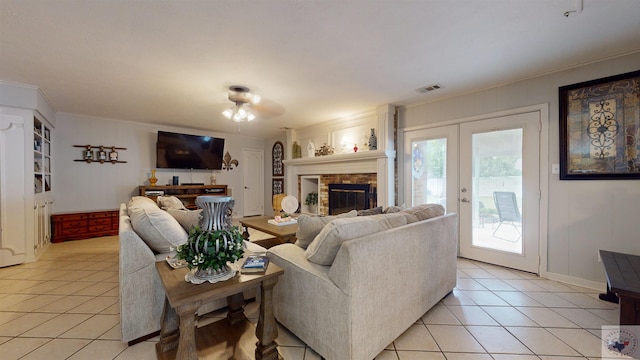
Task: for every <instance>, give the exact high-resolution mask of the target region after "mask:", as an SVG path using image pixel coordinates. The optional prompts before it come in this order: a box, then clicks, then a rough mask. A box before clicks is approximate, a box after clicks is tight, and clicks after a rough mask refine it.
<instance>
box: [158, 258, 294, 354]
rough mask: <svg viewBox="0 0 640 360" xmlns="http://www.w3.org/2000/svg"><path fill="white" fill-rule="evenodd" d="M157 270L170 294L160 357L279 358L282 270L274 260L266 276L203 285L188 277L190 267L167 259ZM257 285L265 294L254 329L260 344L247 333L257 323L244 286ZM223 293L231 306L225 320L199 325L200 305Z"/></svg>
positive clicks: (239, 278)
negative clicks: (277, 309) (276, 300)
mask: <svg viewBox="0 0 640 360" xmlns="http://www.w3.org/2000/svg"><path fill="white" fill-rule="evenodd" d="M156 268H157V269H158V273H159V274H160V279H161V280H162V285H163V286H164V288H165V290H166V293H167V296H166V301H165V306H164V313H163V315H162V329H161V330H160V342H158V343H157V344H156V354H157V356H158V358H159V359H172V360H173V359H180V360H197V359H198V353H200V355H202V356H203V357H206V358H209V356H211V355H212V354H215V355H216V356H215V358H216V359H217V358H218V357H219V356H221V355H223V354H224V356H225V357H224V359H227V358H228V359H248V358H253V356H254V354H251V352H252V351H255V359H256V360H278V359H280V356H279V354H278V348H277V344H276V342H275V340H276V338H277V337H278V328H277V326H276V320H275V317H274V315H273V307H272V304H273V297H272V292H273V291H272V290H273V287H274V286H275V284H276V283H277V282H278V277H279V276H280V275H282V274H283V273H284V270H282V268H280V267H279V266H277V265H276V264H273V263H271V264H269V267H268V268H267V271H266V273H264V274H250V275H247V274H236V276H235V277H233V278H231V279H229V280H226V281H222V282H218V283H215V284H210V283H203V284H199V285H195V284H192V283H189V282H186V281H185V280H184V276H185V274H187V272H188V269H187V268H181V269H172V268H171V267H170V266H169V264H167V263H166V262H165V261H160V262H157V263H156ZM254 287H260V295H261V297H260V298H261V302H260V315H259V317H258V325H257V327H256V329H255V335H256V337H257V342H256V337H253V336H250V332H249V331H247V330H253V325H251V323H249V321H248V320H247V319H246V317H245V316H244V312H243V311H244V309H243V306H244V298H243V295H242V292H243V291H244V290H246V289H250V288H254ZM224 297H226V298H227V304H228V306H229V311H228V313H227V318H226V319H222V320H220V321H217V322H215V323H213V324H209V325H206V326H204V327H201V328H198V329H195V318H196V311H197V310H198V308H199V307H200V305H201V304H202V303H204V302H206V301H209V300H214V299H219V298H224ZM230 337H239V338H240V339H230ZM176 347H177V350H176ZM220 358H222V357H220Z"/></svg>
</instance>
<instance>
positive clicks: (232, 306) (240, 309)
mask: <svg viewBox="0 0 640 360" xmlns="http://www.w3.org/2000/svg"><path fill="white" fill-rule="evenodd" d="M227 306H228V308H229V311H228V312H227V320H229V324H231V325H235V324H238V323H240V322H243V321H245V320H246V319H247V317H246V316H244V294H243V293H237V294H234V295H231V296H227Z"/></svg>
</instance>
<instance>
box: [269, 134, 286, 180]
mask: <svg viewBox="0 0 640 360" xmlns="http://www.w3.org/2000/svg"><path fill="white" fill-rule="evenodd" d="M271 159H272V163H271V165H272V166H273V174H272V176H284V164H283V163H282V160H284V145H282V142H280V141H276V143H275V144H273V148H272V149H271Z"/></svg>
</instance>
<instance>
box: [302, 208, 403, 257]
mask: <svg viewBox="0 0 640 360" xmlns="http://www.w3.org/2000/svg"><path fill="white" fill-rule="evenodd" d="M406 224H407V216H406V215H405V214H382V215H371V216H359V217H356V218H347V219H335V220H332V221H331V222H330V223H328V224H327V225H326V226H325V227H324V228H323V229H322V231H320V233H319V234H318V235H317V236H316V237H315V239H313V241H312V242H311V244H310V245H309V247H308V248H307V250H306V252H305V255H306V256H307V259H308V260H309V261H311V262H313V263H316V264H319V265H331V264H332V263H333V259H334V258H335V257H336V254H337V253H338V250H339V249H340V245H342V243H343V242H345V241H348V240H352V239H357V238H360V237H363V236H366V235H370V234H374V233H377V232H380V231H384V230H387V229H391V228H394V227H398V226H402V225H406Z"/></svg>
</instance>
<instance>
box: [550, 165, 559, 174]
mask: <svg viewBox="0 0 640 360" xmlns="http://www.w3.org/2000/svg"><path fill="white" fill-rule="evenodd" d="M551 174H553V175H558V174H560V164H551Z"/></svg>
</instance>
